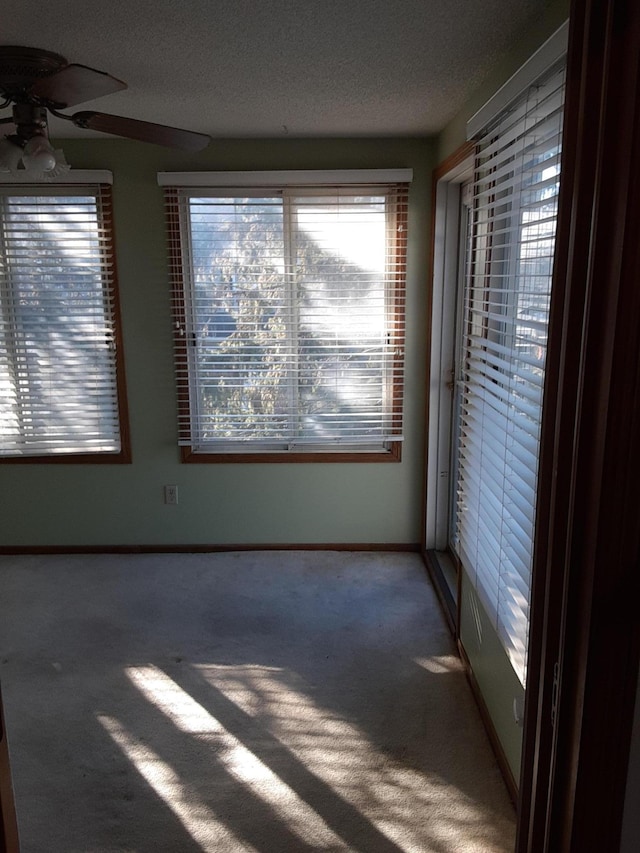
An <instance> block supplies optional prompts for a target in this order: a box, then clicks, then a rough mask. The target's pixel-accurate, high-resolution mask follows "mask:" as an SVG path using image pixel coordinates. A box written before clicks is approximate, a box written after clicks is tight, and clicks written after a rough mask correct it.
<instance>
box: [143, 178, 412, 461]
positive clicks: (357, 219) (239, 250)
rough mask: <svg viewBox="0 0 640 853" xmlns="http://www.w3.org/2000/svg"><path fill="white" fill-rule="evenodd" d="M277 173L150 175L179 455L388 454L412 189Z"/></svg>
mask: <svg viewBox="0 0 640 853" xmlns="http://www.w3.org/2000/svg"><path fill="white" fill-rule="evenodd" d="M287 177H288V178H289V180H287V181H286V182H285V181H283V175H282V174H281V173H280V174H279V173H261V174H260V175H259V176H258V175H256V174H255V173H231V174H229V175H225V176H224V178H222V177H221V176H220V175H218V176H215V177H214V178H212V179H211V181H212V185H211V186H205V187H202V186H197V185H196V186H188V185H187V186H185V184H184V181H185V176H184V175H172V176H168V175H163V176H161V177H160V179H161V183H164V184H165V186H166V200H167V211H168V218H169V228H170V235H171V251H172V274H173V285H174V293H175V329H176V356H177V371H178V373H177V375H178V394H179V406H180V423H179V441H180V444H181V445H182V446H183V459H184V460H185V461H225V462H228V461H247V460H249V459H250V460H255V461H280V460H286V461H318V460H320V461H344V460H345V459H349V460H352V461H371V460H375V461H387V460H388V461H393V460H397V459H399V458H400V452H399V448H400V442H401V441H402V391H403V353H404V286H405V253H406V223H407V184H406V182H405V181H400V182H399V181H397V180H396V181H394V182H389V181H381V180H378V181H375V182H373V183H372V182H369V181H366V182H365V181H363V180H362V177H363V176H362V175H361V174H359V173H357V172H356V173H355V175H354V174H353V173H350V175H349V176H348V177H349V178H350V179H351V180H350V182H349V183H345V181H344V177H345V176H344V174H342V175H340V174H339V175H338V176H337V177H339V178H342V181H340V182H338V181H336V180H335V178H336V176H335V175H334V176H332V177H333V180H332V183H330V184H329V183H327V182H326V181H327V180H328V179H327V177H326V176H325V175H322V173H320V175H318V173H314V174H311V175H309V174H308V173H307V174H306V175H305V176H304V177H301V176H300V175H296V174H295V173H294V179H293V180H292V179H291V173H289V175H288V176H287ZM366 177H371V175H370V174H369V175H367V176H366ZM375 177H378V176H377V175H375ZM396 177H397V175H396ZM400 177H401V178H405V180H406V177H407V173H406V172H405V171H404V170H401V172H400ZM278 179H279V182H278ZM323 179H324V182H323ZM187 180H188V179H187ZM191 180H192V181H193V182H194V183H196V182H197V181H203V180H204V178H203V176H202V175H194V176H191ZM180 181H182V185H180V184H179V183H178V182H180ZM221 181H222V183H221ZM176 184H177V185H176ZM225 184H226V186H225ZM234 184H235V186H234Z"/></svg>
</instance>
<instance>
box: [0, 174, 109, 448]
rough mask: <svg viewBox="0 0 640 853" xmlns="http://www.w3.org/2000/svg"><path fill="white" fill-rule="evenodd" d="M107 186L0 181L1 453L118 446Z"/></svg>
mask: <svg viewBox="0 0 640 853" xmlns="http://www.w3.org/2000/svg"><path fill="white" fill-rule="evenodd" d="M113 263H114V260H113V251H112V238H111V187H110V186H108V185H94V186H79V185H73V186H66V185H65V186H59V185H57V186H55V187H53V186H44V187H43V186H27V185H25V186H17V185H16V184H13V185H5V186H1V187H0V455H2V456H7V457H15V456H25V457H26V456H42V455H52V454H85V453H118V452H119V451H120V449H121V447H120V427H119V413H118V393H117V382H116V354H115V318H114V299H115V294H114V273H113Z"/></svg>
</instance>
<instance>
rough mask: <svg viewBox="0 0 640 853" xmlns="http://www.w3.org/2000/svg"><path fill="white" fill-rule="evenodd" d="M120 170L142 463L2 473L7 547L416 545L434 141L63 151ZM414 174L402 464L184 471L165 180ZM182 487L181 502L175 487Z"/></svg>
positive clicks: (130, 379) (87, 143)
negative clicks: (196, 175) (171, 491)
mask: <svg viewBox="0 0 640 853" xmlns="http://www.w3.org/2000/svg"><path fill="white" fill-rule="evenodd" d="M62 145H63V147H64V151H65V154H66V156H67V159H68V160H69V162H70V163H71V164H72V165H73V166H74V167H75V168H86V169H110V170H111V171H112V172H113V175H114V207H115V228H116V251H117V262H118V274H119V282H120V296H121V304H122V319H123V329H124V349H125V359H126V377H127V385H128V398H129V409H130V422H131V436H132V446H133V464H131V465H64V464H63V465H60V464H56V465H51V464H49V465H47V464H44V465H11V466H4V467H0V471H1V474H0V476H1V477H2V483H3V496H4V500H3V507H2V513H1V514H0V545H5V546H7V545H15V546H30V545H57V546H60V545H77V546H82V545H144V544H149V545H163V544H167V545H168V544H221V545H224V544H231V543H233V544H268V543H272V544H278V543H417V542H419V540H420V524H421V521H420V513H421V500H422V466H423V447H422V443H423V438H422V436H423V429H424V418H423V410H424V388H425V372H424V365H425V346H426V341H425V335H424V329H425V326H426V321H425V316H426V293H425V282H426V278H427V252H428V233H429V227H428V217H429V202H430V176H431V169H432V167H433V157H434V144H433V142H430V141H427V140H375V139H368V140H354V139H351V140H331V139H323V140H287V139H283V140H223V141H215V142H214V143H213V144H212V145H211V146H210V149H209V150H208V151H206V152H203V153H201V154H197V155H188V154H183V153H181V152H177V153H176V152H174V151H171V150H168V149H163V148H158V147H156V146H151V145H142V144H138V143H133V142H126V141H121V140H91V139H85V140H77V139H75V140H68V141H64V142H63V143H62ZM385 167H389V168H392V167H410V168H413V170H414V181H413V185H412V188H411V193H410V210H409V226H408V233H409V248H408V279H407V358H406V404H405V423H406V441H405V444H404V448H403V459H402V462H401V463H399V464H362V463H360V464H344V465H343V464H326V465H323V464H309V463H307V464H290V463H287V464H279V465H277V464H276V465H274V464H254V465H243V464H226V465H204V464H200V465H181V464H180V462H179V456H178V448H177V429H176V400H175V390H174V381H173V351H172V345H173V344H172V329H171V315H170V299H169V288H168V280H167V268H166V245H165V222H164V210H163V198H162V191H161V189H160V188H159V187H158V186H157V180H156V175H157V172H158V171H178V170H207V169H210V170H225V169H239V170H240V169H248V170H251V169H314V168H315V169H322V168H330V169H335V168H385ZM165 483H176V484H177V485H178V488H179V504H178V506H165V504H164V498H163V485H164V484H165Z"/></svg>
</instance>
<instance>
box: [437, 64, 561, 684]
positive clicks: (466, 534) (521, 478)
mask: <svg viewBox="0 0 640 853" xmlns="http://www.w3.org/2000/svg"><path fill="white" fill-rule="evenodd" d="M563 99H564V69H563V68H561V69H559V70H557V69H556V70H555V71H552V72H551V73H550V74H548V75H546V77H545V78H544V79H543V80H542V81H541V82H539V83H537V84H536V85H534V86H532V87H531V88H530V89H529V90H528V92H527V93H526V94H525V96H523V97H521V98H520V99H519V100H517V101H516V102H515V103H514V104H513V105H512V106H511V108H510V109H509V110H508V111H507V112H506V113H504V114H503V115H502V116H500V117H499V118H498V119H497V120H496V121H494V122H493V123H492V124H491V125H489V126H488V127H486V128H485V130H484V133H483V134H482V137H481V139H480V140H479V141H478V143H477V147H476V155H475V164H474V176H475V177H474V181H473V185H472V186H473V191H472V200H471V210H470V221H469V237H468V249H467V256H466V263H465V275H464V284H463V291H464V294H463V305H462V308H461V312H462V313H461V324H460V339H459V350H458V363H457V367H456V383H455V385H456V401H455V414H454V420H455V423H456V436H457V441H456V446H455V448H454V450H455V465H454V468H455V470H456V479H455V482H454V489H455V494H454V498H455V500H454V504H455V505H454V530H453V547H454V550H455V551H456V552H457V554H458V556H459V558H460V560H461V562H462V565H463V566H464V568H465V569H466V571H467V573H468V575H469V577H470V578H471V581H472V583H473V584H474V586H475V588H476V589H477V591H478V593H479V595H480V597H481V599H482V601H483V603H484V605H485V607H486V609H487V612H488V613H489V614H490V615H491V617H492V618H493V620H494V624H495V627H496V629H497V632H498V635H499V637H500V638H501V640H502V642H503V644H504V646H505V649H506V651H507V653H508V655H509V657H510V659H511V662H512V664H513V666H514V669H515V671H516V673H517V674H518V676H519V677H520V679H521V681H523V683H524V679H525V670H526V648H527V631H528V622H529V590H530V576H531V564H532V549H533V528H534V520H535V508H536V489H537V468H538V453H539V438H540V424H541V416H542V393H543V385H544V366H545V352H546V343H547V326H548V315H549V300H550V293H551V277H552V266H553V254H554V244H555V227H556V216H557V196H558V188H559V180H560V151H561V140H562V114H563Z"/></svg>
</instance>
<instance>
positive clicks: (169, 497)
mask: <svg viewBox="0 0 640 853" xmlns="http://www.w3.org/2000/svg"><path fill="white" fill-rule="evenodd" d="M164 502H165V503H166V504H173V505H175V504H177V503H178V487H177V486H165V487H164Z"/></svg>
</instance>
